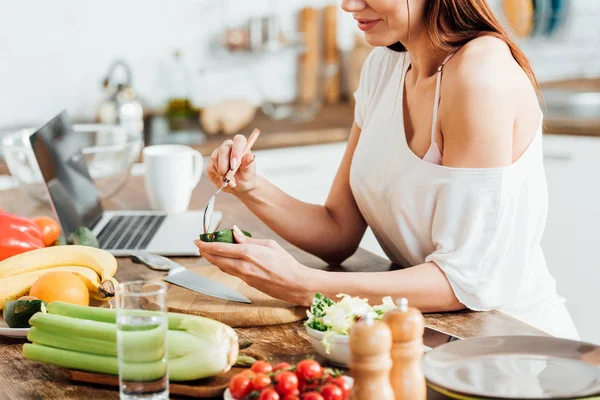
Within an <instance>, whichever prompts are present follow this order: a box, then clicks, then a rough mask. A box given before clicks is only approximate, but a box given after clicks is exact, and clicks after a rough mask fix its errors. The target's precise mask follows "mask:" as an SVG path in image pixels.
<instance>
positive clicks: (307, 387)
mask: <svg viewBox="0 0 600 400" xmlns="http://www.w3.org/2000/svg"><path fill="white" fill-rule="evenodd" d="M318 387H319V382H318V381H317V382H305V381H302V380H298V390H300V393H304V392H310V391H311V390H317V388H318Z"/></svg>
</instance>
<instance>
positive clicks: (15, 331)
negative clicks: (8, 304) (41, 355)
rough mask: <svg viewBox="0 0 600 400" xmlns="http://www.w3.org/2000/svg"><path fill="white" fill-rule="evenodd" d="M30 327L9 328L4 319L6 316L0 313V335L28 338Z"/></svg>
mask: <svg viewBox="0 0 600 400" xmlns="http://www.w3.org/2000/svg"><path fill="white" fill-rule="evenodd" d="M27 332H29V328H9V327H8V325H6V322H5V321H4V317H3V316H2V315H1V314H0V336H6V337H11V338H26V337H27Z"/></svg>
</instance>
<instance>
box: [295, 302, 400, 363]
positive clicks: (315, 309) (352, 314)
mask: <svg viewBox="0 0 600 400" xmlns="http://www.w3.org/2000/svg"><path fill="white" fill-rule="evenodd" d="M336 297H337V298H339V299H340V300H339V301H338V302H335V301H333V300H332V299H330V298H329V297H326V296H324V295H323V294H321V293H317V294H316V295H315V297H314V298H313V302H312V305H311V306H310V309H309V310H308V311H307V315H308V320H307V321H306V323H305V325H306V331H307V333H308V336H309V337H310V342H311V344H312V346H313V348H314V349H315V351H316V352H317V353H319V354H320V355H321V356H322V357H324V358H326V359H328V360H329V361H330V362H332V363H333V364H335V365H338V366H342V367H347V366H348V363H349V361H350V346H349V336H348V335H349V334H350V329H352V326H353V325H354V323H355V322H356V321H358V320H359V319H360V318H363V317H364V316H366V315H369V316H370V317H372V318H373V319H374V320H380V319H381V318H382V317H383V315H384V314H385V313H386V312H387V311H389V310H391V309H393V308H396V305H395V304H394V301H393V300H392V298H391V297H389V296H387V297H384V298H383V299H382V303H381V304H379V305H376V306H371V305H370V304H369V301H368V300H367V299H364V298H361V297H352V296H349V295H347V294H343V293H341V294H338V295H337V296H336Z"/></svg>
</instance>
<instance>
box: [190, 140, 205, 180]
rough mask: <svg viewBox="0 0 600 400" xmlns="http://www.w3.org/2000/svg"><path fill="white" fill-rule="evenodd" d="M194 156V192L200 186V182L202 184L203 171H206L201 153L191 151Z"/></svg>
mask: <svg viewBox="0 0 600 400" xmlns="http://www.w3.org/2000/svg"><path fill="white" fill-rule="evenodd" d="M191 151H192V156H193V158H194V171H193V173H192V189H191V190H194V189H195V188H196V186H198V182H200V178H201V177H202V171H203V169H204V158H203V157H202V154H200V152H199V151H197V150H194V149H191Z"/></svg>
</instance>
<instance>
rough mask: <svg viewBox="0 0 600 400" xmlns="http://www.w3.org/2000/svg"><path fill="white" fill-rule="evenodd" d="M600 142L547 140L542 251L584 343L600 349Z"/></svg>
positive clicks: (572, 138) (565, 138) (561, 137)
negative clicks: (597, 311) (598, 312)
mask: <svg viewBox="0 0 600 400" xmlns="http://www.w3.org/2000/svg"><path fill="white" fill-rule="evenodd" d="M599 155H600V137H581V136H566V135H544V165H545V169H546V179H547V183H548V206H549V211H548V220H547V223H546V230H545V232H544V237H543V239H542V248H543V251H544V254H545V257H546V261H547V263H548V268H549V269H550V272H551V273H552V275H553V276H554V277H555V278H556V281H557V289H558V293H559V294H560V295H561V296H563V297H564V298H565V299H566V301H567V302H566V305H567V308H568V309H569V311H570V312H571V315H572V317H573V320H574V321H575V325H576V326H577V328H578V330H579V334H580V336H581V339H582V340H584V341H589V342H593V343H600V319H598V318H595V317H594V316H593V310H594V308H595V306H596V305H598V304H600V291H599V290H598V282H600V262H598V259H597V258H596V257H595V256H594V253H593V252H592V250H593V249H594V248H596V246H598V228H599V227H600V208H598V205H599V204H600V180H599V179H598V172H599V171H600V157H599Z"/></svg>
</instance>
